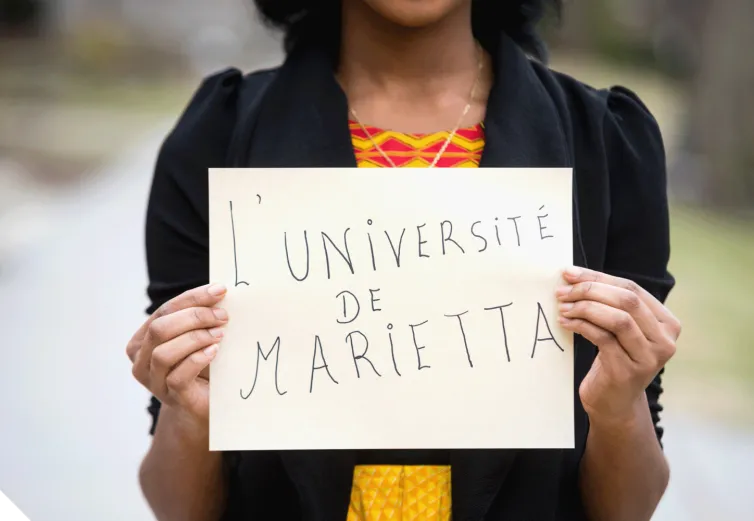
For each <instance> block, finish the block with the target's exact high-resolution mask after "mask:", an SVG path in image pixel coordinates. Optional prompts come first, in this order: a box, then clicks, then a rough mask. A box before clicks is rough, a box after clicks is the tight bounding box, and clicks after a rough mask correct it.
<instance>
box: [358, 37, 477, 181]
mask: <svg viewBox="0 0 754 521" xmlns="http://www.w3.org/2000/svg"><path fill="white" fill-rule="evenodd" d="M477 49H478V58H477V65H478V66H477V75H476V79H475V80H474V85H473V86H472V87H471V92H470V93H469V99H468V102H467V103H466V106H465V107H464V108H463V111H462V112H461V116H460V117H459V118H458V121H457V122H456V125H455V127H453V130H452V131H451V132H450V134H448V139H446V140H445V143H444V144H443V146H442V147H441V148H440V151H439V152H437V155H436V156H435V159H434V160H433V161H432V164H430V165H429V168H434V167H435V166H437V163H438V161H440V158H441V157H442V155H443V154H444V153H445V151H446V150H447V149H448V146H450V143H452V142H453V138H454V137H455V135H456V132H458V129H459V128H460V127H461V123H463V118H465V117H466V115H467V114H468V113H469V111H470V110H471V103H472V102H473V101H474V95H475V94H476V89H477V87H478V85H479V80H480V78H481V77H482V69H483V68H484V60H482V47H481V46H479V45H477ZM350 111H351V115H352V116H353V119H355V120H356V123H358V125H359V127H361V131H362V132H364V134H365V135H366V136H367V137H368V138H369V141H371V142H372V145H373V146H374V148H375V149H376V150H377V151H378V152H379V153H380V155H381V156H382V157H383V158H385V161H387V162H388V163H389V164H390V166H391V167H393V168H398V167H397V166H396V165H395V163H394V162H393V160H392V159H390V156H388V155H387V154H386V153H385V151H384V150H382V147H381V146H380V145H378V144H377V141H376V140H375V139H374V137H372V134H371V133H370V132H369V131H368V130H367V128H366V127H365V126H364V124H363V123H362V122H361V120H360V119H359V116H358V115H357V114H356V111H355V110H354V109H353V108H351V109H350Z"/></svg>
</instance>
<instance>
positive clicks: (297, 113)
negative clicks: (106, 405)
mask: <svg viewBox="0 0 754 521" xmlns="http://www.w3.org/2000/svg"><path fill="white" fill-rule="evenodd" d="M488 51H490V52H491V54H492V56H493V62H494V67H495V78H496V81H495V83H494V86H493V88H492V91H491V93H490V97H489V102H488V108H487V115H486V120H485V129H486V146H485V149H484V153H483V156H482V159H481V165H480V166H481V167H573V168H574V191H573V199H574V223H573V224H574V259H575V263H576V264H577V265H580V266H584V267H589V268H592V269H595V270H599V271H604V272H608V273H611V274H615V275H618V276H621V277H626V278H629V279H632V280H634V281H636V282H637V283H638V284H640V285H641V286H643V287H644V288H646V289H647V290H648V291H649V292H651V293H652V294H653V295H655V296H656V297H657V298H659V299H660V300H664V299H665V297H666V296H667V294H668V292H669V291H670V289H671V288H672V286H673V279H672V277H671V276H670V275H669V274H668V272H667V262H668V256H669V240H668V234H669V231H668V208H667V195H666V173H665V155H664V150H663V144H662V139H661V136H660V131H659V129H658V126H657V123H656V122H655V120H654V119H653V118H652V116H651V115H650V113H649V112H648V110H647V108H646V107H645V106H644V105H643V104H642V103H641V102H640V101H639V99H638V98H637V97H636V96H635V95H634V94H633V93H631V92H630V91H628V90H626V89H623V88H613V89H610V90H595V89H592V88H590V87H588V86H586V85H584V84H582V83H579V82H578V81H576V80H574V79H572V78H570V77H568V76H566V75H563V74H559V73H556V72H553V71H551V70H549V69H548V68H547V67H545V66H544V65H542V64H540V63H537V62H536V61H533V60H531V59H529V58H528V57H527V56H526V55H525V54H524V53H523V52H522V51H521V50H520V49H519V48H518V47H517V46H516V45H515V43H514V42H513V41H512V40H511V39H509V38H508V37H507V36H503V37H502V38H501V41H500V43H499V45H498V46H497V47H496V48H492V49H488ZM261 85H268V87H267V89H266V90H264V91H263V90H262V88H261ZM250 91H253V92H250ZM347 120H348V109H347V102H346V97H345V95H344V93H343V92H342V90H341V89H340V87H339V85H338V84H337V82H336V81H335V79H334V75H333V63H332V60H331V59H330V57H329V55H328V53H326V52H324V51H323V50H321V49H316V48H315V49H300V50H297V51H294V52H293V53H292V54H291V55H290V56H289V57H288V59H287V60H286V62H285V63H284V65H283V66H282V67H281V68H279V69H273V70H269V71H259V72H256V73H254V74H252V75H250V76H243V75H242V74H241V73H240V72H239V71H237V70H228V71H225V72H222V73H220V74H217V75H215V76H212V77H210V78H208V79H206V80H205V81H204V82H203V84H202V85H201V87H200V88H199V90H198V92H197V93H196V95H195V97H194V98H193V100H192V101H191V103H190V105H189V106H188V108H187V109H186V111H185V113H184V114H183V116H182V117H181V119H180V121H179V122H178V124H177V126H176V127H175V129H174V130H173V131H172V132H171V134H170V135H169V137H168V138H167V139H166V141H165V143H164V145H163V147H162V150H161V152H160V155H159V159H158V161H157V166H156V170H155V176H154V182H153V186H152V192H151V196H150V201H149V209H148V213H147V230H146V231H147V257H148V267H149V279H150V283H149V288H148V293H149V296H150V298H151V301H152V305H151V306H150V308H149V312H152V311H154V310H155V309H156V308H157V307H158V306H159V305H161V304H162V303H163V302H165V301H166V300H169V299H171V298H173V297H175V296H176V295H178V294H179V293H181V292H183V291H185V290H187V289H190V288H192V287H196V286H199V285H203V284H206V283H207V282H208V273H209V269H208V219H207V210H208V198H207V169H208V168H210V167H223V166H249V167H353V166H356V162H355V158H354V154H353V148H352V145H351V139H350V135H349V129H348V125H347ZM575 353H576V354H575V361H574V364H575V388H574V393H573V396H574V399H573V404H574V405H573V406H574V409H575V418H576V426H575V429H576V432H575V435H576V448H575V449H574V450H459V451H452V452H451V454H450V462H451V464H452V494H453V498H452V501H453V519H454V520H456V521H480V520H489V521H493V520H494V521H497V520H500V521H503V520H505V521H556V520H558V521H566V520H568V521H577V520H583V519H585V515H584V512H583V505H582V503H581V498H580V494H579V489H578V472H579V462H580V460H581V457H582V454H583V452H584V447H585V443H586V438H587V432H588V429H589V423H588V418H587V416H586V414H585V412H584V409H583V408H582V406H581V403H580V400H579V398H578V385H579V384H580V382H581V380H582V379H583V378H584V376H585V375H586V373H587V371H588V370H589V368H590V366H591V364H592V362H593V360H594V357H595V348H594V346H593V345H591V344H590V343H588V342H587V341H585V340H584V339H583V338H580V337H578V338H577V339H576V349H575ZM661 390H662V388H661V385H660V376H659V375H658V377H657V378H656V380H655V382H654V383H653V384H652V385H651V386H650V388H649V389H647V395H648V398H649V404H650V408H651V410H652V417H653V420H654V421H655V425H656V426H657V421H658V413H659V412H660V410H661V407H660V405H659V403H658V397H659V395H660V393H661ZM150 411H151V412H152V414H153V416H154V419H155V422H156V420H157V416H158V413H159V403H158V402H157V401H156V400H153V402H152V405H151V406H150ZM488 414H490V415H492V414H495V411H494V410H490V411H488ZM656 429H657V435H658V437H661V435H662V430H661V429H660V428H659V426H657V427H656ZM418 452H419V453H418V454H413V455H409V456H410V457H409V459H411V458H414V459H416V461H421V457H422V454H421V451H418ZM398 456H406V455H405V454H400V455H396V457H398ZM357 458H358V455H357V453H355V452H353V451H325V452H308V451H301V452H279V453H276V452H248V453H237V454H226V455H225V460H226V462H227V472H228V478H229V481H228V482H229V500H228V509H227V512H226V516H225V519H228V520H244V521H248V520H254V521H257V520H263V521H264V520H274V521H288V520H291V521H293V520H307V521H345V519H346V514H347V509H348V504H349V500H350V490H351V484H352V476H353V467H354V465H355V464H356V463H357V461H358V460H357ZM417 458H418V459H417Z"/></svg>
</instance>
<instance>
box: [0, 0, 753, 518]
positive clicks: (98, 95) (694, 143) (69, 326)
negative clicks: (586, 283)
mask: <svg viewBox="0 0 754 521" xmlns="http://www.w3.org/2000/svg"><path fill="white" fill-rule="evenodd" d="M753 21H754V2H752V1H751V0H573V1H572V2H570V3H569V5H568V6H567V8H566V11H565V13H564V17H563V20H562V22H561V23H560V24H559V25H556V24H554V23H550V24H547V29H546V31H547V34H548V40H549V41H550V42H551V46H552V54H553V56H552V67H553V68H554V69H557V70H561V71H564V72H567V73H569V74H571V75H574V76H576V77H577V78H579V79H581V80H583V81H585V82H587V83H590V84H592V85H594V86H596V87H607V86H611V85H615V84H622V85H626V86H628V87H630V88H631V89H633V90H635V91H636V92H637V93H638V94H639V95H640V96H641V97H642V98H643V99H644V100H645V102H646V103H647V104H648V105H649V107H650V109H651V110H652V111H653V113H654V114H655V115H656V117H657V119H658V120H659V122H660V125H661V126H662V128H663V132H664V136H665V139H666V146H667V149H668V160H669V172H670V191H671V194H672V232H673V237H672V240H673V249H672V261H671V269H672V271H673V273H674V275H675V276H676V277H677V280H678V285H677V288H676V290H675V291H674V292H673V294H672V296H671V299H670V306H671V308H672V309H673V310H674V311H675V312H676V313H677V314H678V315H679V316H680V318H681V319H682V320H683V323H684V334H683V336H682V338H681V342H680V344H679V349H678V354H677V356H676V358H675V359H674V360H673V361H672V363H671V365H670V367H669V368H668V370H667V374H666V385H665V388H666V395H665V398H664V404H665V406H666V414H665V417H664V418H665V420H664V424H665V427H666V437H665V447H666V452H667V454H668V456H669V458H670V459H671V464H672V470H673V475H672V479H671V485H670V488H669V490H668V494H667V496H666V498H665V499H664V500H663V503H662V504H661V506H660V509H659V511H658V512H657V515H656V519H657V520H658V521H717V520H723V519H724V520H726V521H747V520H751V519H754V494H752V489H751V483H752V478H754V470H752V469H754V340H752V339H753V338H754V336H753V335H754V331H750V330H749V328H750V327H754V312H753V311H752V305H751V299H752V295H754V276H752V273H751V269H752V267H753V266H754V225H753V224H754V103H751V96H752V93H754V55H752V51H751V49H752V48H754V30H752V26H751V24H752V22H753ZM280 59H281V52H280V46H279V43H278V41H277V39H276V36H275V35H274V34H272V33H271V32H270V31H269V30H267V29H265V28H263V27H261V26H260V24H259V23H258V22H257V21H256V19H255V14H254V12H253V10H252V9H251V2H250V1H249V0H214V1H213V2H208V1H202V0H160V1H159V2H156V1H152V0H0V309H2V310H3V311H2V319H1V320H2V322H1V323H0V325H2V331H3V335H4V338H5V339H6V340H5V341H4V344H5V348H4V349H3V357H2V362H1V363H0V391H1V392H2V396H3V399H2V400H0V490H2V491H3V492H4V493H5V494H6V495H7V496H9V497H10V498H11V499H12V500H13V501H14V502H15V503H16V504H17V505H18V506H19V507H20V508H21V509H22V510H23V511H24V512H25V513H26V514H27V515H28V516H29V517H30V518H31V519H32V521H48V520H49V521H67V520H71V521H100V520H103V519H108V520H113V521H117V520H129V521H141V520H148V519H151V516H150V514H149V511H148V509H147V507H146V506H145V503H144V501H143V499H142V497H141V494H140V492H139V489H138V485H137V478H136V475H137V466H138V463H139V461H140V458H141V456H142V455H143V453H144V451H145V450H146V447H147V444H148V442H149V440H148V436H147V430H148V426H149V424H148V417H147V415H146V412H145V407H146V404H147V397H146V394H145V393H144V392H142V391H141V390H140V389H139V387H138V386H137V384H136V383H135V382H133V381H132V380H131V376H130V365H129V363H128V361H127V358H126V356H125V354H124V347H125V344H126V342H127V340H128V338H129V337H130V335H131V333H132V332H133V331H134V330H135V328H136V327H137V326H138V325H139V323H140V322H141V321H142V320H143V317H144V315H143V310H144V308H145V307H146V305H147V301H146V297H145V295H144V289H145V286H146V272H145V262H144V251H143V237H142V228H143V221H144V209H145V203H146V197H147V194H148V190H149V183H150V180H151V175H152V167H153V163H154V160H155V155H156V153H157V148H158V146H159V144H160V141H161V139H162V138H163V137H164V135H165V133H166V132H167V131H168V130H169V129H170V127H171V125H172V124H173V123H174V122H175V120H176V118H177V116H178V115H179V113H180V111H181V109H182V108H183V107H184V106H185V104H186V103H187V101H188V99H189V96H190V95H191V93H192V92H193V90H194V89H195V88H196V87H197V84H198V81H199V79H200V78H201V77H202V76H204V75H206V74H208V73H210V72H213V71H216V70H217V69H220V68H224V67H226V66H229V65H234V66H238V67H240V68H242V69H244V70H250V69H253V68H256V67H260V66H266V65H272V64H275V63H278V62H279V61H280ZM637 211H641V208H637Z"/></svg>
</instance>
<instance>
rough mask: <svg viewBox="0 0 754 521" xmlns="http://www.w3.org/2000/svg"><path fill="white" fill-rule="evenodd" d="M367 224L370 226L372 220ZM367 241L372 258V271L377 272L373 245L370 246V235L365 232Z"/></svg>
mask: <svg viewBox="0 0 754 521" xmlns="http://www.w3.org/2000/svg"><path fill="white" fill-rule="evenodd" d="M367 224H368V225H369V226H372V219H369V220H367ZM367 239H369V253H370V254H371V256H372V271H377V263H376V262H375V260H374V244H372V234H371V233H369V232H367Z"/></svg>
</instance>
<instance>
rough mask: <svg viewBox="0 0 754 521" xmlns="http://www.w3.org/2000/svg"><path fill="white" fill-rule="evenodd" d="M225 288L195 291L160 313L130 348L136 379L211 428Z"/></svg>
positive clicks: (163, 400)
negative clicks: (212, 372) (212, 378)
mask: <svg viewBox="0 0 754 521" xmlns="http://www.w3.org/2000/svg"><path fill="white" fill-rule="evenodd" d="M225 293H226V289H225V288H224V287H223V286H219V285H212V286H204V287H201V288H195V289H192V290H189V291H187V292H185V293H183V294H182V295H179V296H178V297H176V298H174V299H173V300H170V301H168V302H167V303H165V304H164V305H163V306H161V307H160V308H159V309H158V310H157V311H155V312H154V313H153V314H152V316H151V317H149V318H148V319H147V321H146V322H144V324H143V325H142V326H141V327H140V328H139V330H138V331H136V333H135V334H134V336H133V337H132V338H131V341H130V342H129V343H128V347H127V348H126V353H127V354H128V357H129V358H130V359H131V361H132V362H133V375H134V377H135V378H136V379H137V380H138V381H139V382H140V383H141V384H142V385H143V386H144V387H146V388H147V389H148V390H149V391H150V392H151V393H152V394H153V395H154V396H155V397H157V399H159V400H160V401H161V402H162V403H163V404H164V405H167V406H169V407H171V408H172V409H174V410H175V411H176V412H177V413H179V414H181V415H182V416H184V417H185V418H187V419H188V420H190V421H193V422H197V423H198V424H199V425H200V426H203V428H206V426H207V424H208V419H209V372H208V369H209V364H210V362H211V361H212V360H213V359H214V358H215V355H216V354H217V349H218V343H219V342H220V339H222V337H223V330H222V328H223V326H224V325H225V324H226V323H227V322H228V314H227V313H226V311H225V310H224V309H220V308H216V307H215V306H216V305H217V304H218V303H219V302H220V301H221V300H222V299H223V298H224V297H225Z"/></svg>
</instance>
